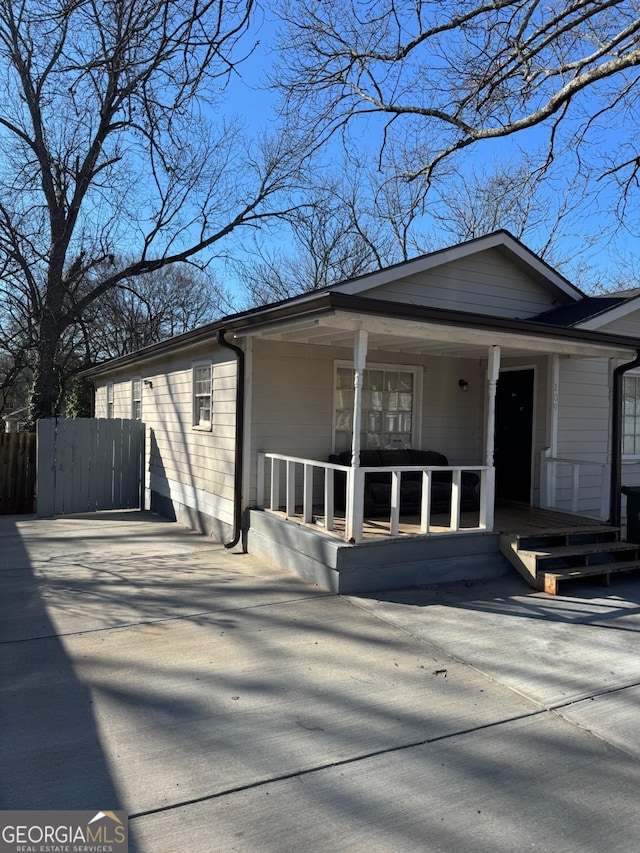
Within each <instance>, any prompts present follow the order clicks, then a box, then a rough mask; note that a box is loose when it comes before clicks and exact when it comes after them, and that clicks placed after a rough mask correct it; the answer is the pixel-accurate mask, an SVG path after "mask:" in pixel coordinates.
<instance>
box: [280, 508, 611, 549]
mask: <svg viewBox="0 0 640 853" xmlns="http://www.w3.org/2000/svg"><path fill="white" fill-rule="evenodd" d="M271 512H273V511H271ZM273 514H274V515H277V516H281V517H282V518H286V515H285V513H284V512H273ZM314 519H315V520H314V523H313V524H311V525H308V526H309V527H313V528H315V529H316V530H317V529H318V528H319V529H320V530H322V532H325V533H327V534H328V535H333V536H336V537H337V538H339V539H344V530H345V519H344V517H341V516H336V517H335V518H334V529H333V531H325V530H324V517H323V516H321V515H315V514H314ZM288 520H289V521H294V522H298V523H300V524H303V523H304V522H303V521H302V513H300V515H295V516H289V517H288ZM594 525H602V521H598V520H597V519H594V518H588V517H586V516H580V515H573V514H569V513H563V512H555V511H553V510H546V509H539V508H538V507H530V506H525V505H524V504H515V503H513V504H512V503H506V502H505V503H501V502H498V503H497V504H496V510H495V524H494V530H493V531H492V532H493V533H527V532H529V531H531V530H549V529H561V528H567V527H589V526H594ZM389 528H390V523H389V520H388V519H383V518H366V519H365V521H364V526H363V531H362V532H363V539H364V540H365V541H366V540H369V541H375V540H376V539H382V538H387V537H388V536H389V535H390V534H389ZM429 532H430V533H437V534H443V533H448V532H452V533H453V532H454V531H452V530H451V528H450V527H449V518H448V516H447V515H434V516H432V518H431V525H430V527H429ZM457 532H458V533H460V532H462V533H464V532H468V533H484V531H483V530H478V513H477V512H463V513H462V514H461V516H460V530H459V531H457ZM398 534H399V535H400V536H419V535H420V518H419V517H418V516H409V515H407V516H403V517H402V518H401V519H400V523H399V531H398Z"/></svg>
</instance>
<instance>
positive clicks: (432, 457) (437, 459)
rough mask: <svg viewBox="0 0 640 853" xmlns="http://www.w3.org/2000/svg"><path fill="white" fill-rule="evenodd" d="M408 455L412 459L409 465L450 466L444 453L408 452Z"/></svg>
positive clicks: (433, 451) (429, 451)
mask: <svg viewBox="0 0 640 853" xmlns="http://www.w3.org/2000/svg"><path fill="white" fill-rule="evenodd" d="M407 453H408V454H409V456H410V458H411V462H409V463H408V464H409V465H424V466H425V467H427V468H428V467H430V466H434V465H435V466H438V465H445V466H446V465H448V464H449V460H448V459H447V457H446V456H444V455H443V454H442V453H436V451H435V450H413V449H411V450H408V451H407Z"/></svg>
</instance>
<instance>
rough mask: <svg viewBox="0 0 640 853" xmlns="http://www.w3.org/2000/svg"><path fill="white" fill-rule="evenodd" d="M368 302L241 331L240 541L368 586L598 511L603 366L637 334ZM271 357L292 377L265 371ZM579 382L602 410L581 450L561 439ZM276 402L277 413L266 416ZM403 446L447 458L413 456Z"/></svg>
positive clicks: (605, 385) (319, 574)
mask: <svg viewBox="0 0 640 853" xmlns="http://www.w3.org/2000/svg"><path fill="white" fill-rule="evenodd" d="M369 307H370V308H371V314H367V313H366V312H362V311H360V312H358V313H356V312H354V311H349V310H334V311H331V312H329V313H327V314H325V315H323V316H320V317H317V316H316V317H314V318H313V319H312V320H304V321H301V320H300V319H298V320H297V321H296V323H295V324H291V323H289V322H282V323H275V324H272V325H270V326H268V327H265V328H263V329H260V330H255V329H253V330H252V331H251V345H250V349H251V351H252V353H253V359H254V361H253V363H254V397H253V399H252V416H253V419H254V425H256V427H255V428H254V429H253V430H252V431H251V435H250V436H249V446H248V447H246V455H247V457H248V458H250V459H251V466H250V469H249V472H248V473H247V477H248V482H250V488H249V491H251V493H252V496H253V497H252V499H251V501H250V502H249V503H248V504H247V507H246V508H247V509H248V510H249V514H248V523H247V525H246V528H247V532H246V541H247V545H248V549H249V550H250V551H251V552H255V553H257V554H261V555H262V556H265V557H267V558H269V559H273V560H274V562H277V563H278V564H279V565H282V566H287V567H289V568H291V569H292V570H294V571H296V572H297V573H298V574H301V575H303V576H305V577H307V578H308V579H310V580H315V581H317V582H318V583H319V584H320V585H322V586H325V587H326V588H328V589H332V590H336V591H344V592H347V591H358V590H364V589H368V590H374V589H382V588H389V587H391V586H403V585H413V584H425V583H426V584H428V583H439V582H443V581H452V580H467V579H471V578H474V577H495V576H496V575H499V574H502V573H508V572H511V571H512V569H511V567H510V566H509V565H508V563H507V562H506V561H505V560H504V559H503V558H502V557H501V554H500V544H499V539H500V534H501V533H503V532H505V531H507V530H513V529H514V525H521V524H524V525H528V524H542V525H543V526H549V525H553V524H554V523H557V524H558V525H560V526H565V527H566V526H567V525H571V526H573V527H575V526H576V525H582V524H584V525H587V526H588V525H591V524H597V523H600V524H602V521H603V520H605V519H606V518H607V516H608V509H609V492H608V487H609V475H610V467H611V445H610V432H609V423H610V418H609V415H610V393H609V376H610V370H611V369H612V368H613V366H614V365H615V364H617V363H618V362H619V361H622V360H624V359H629V358H631V357H632V356H633V355H634V352H633V350H630V349H628V348H627V347H623V346H617V345H616V344H615V343H613V344H612V343H610V342H608V341H605V340H604V339H603V340H600V339H598V338H597V337H595V336H593V335H592V336H591V339H590V340H585V337H584V336H581V335H577V334H573V333H571V332H567V331H566V330H565V331H564V332H563V333H562V334H559V333H557V332H556V331H555V330H551V329H547V328H544V327H541V326H539V325H538V326H536V325H535V324H529V326H528V327H527V329H526V330H525V329H524V328H522V326H523V324H521V323H519V322H518V321H507V320H500V321H496V320H495V319H488V318H486V319H485V318H480V317H477V316H474V317H473V318H471V317H463V316H462V315H456V316H455V317H453V316H452V313H451V312H448V313H447V315H446V316H445V315H444V313H443V312H440V313H439V312H429V314H428V315H426V314H425V317H418V318H415V317H412V316H408V315H407V312H406V311H405V312H404V316H402V317H398V316H391V315H392V314H393V309H392V306H389V315H386V316H378V313H377V312H379V311H381V310H382V309H381V306H380V304H379V303H377V304H376V305H375V310H374V307H371V306H369ZM385 308H386V306H385ZM412 313H414V314H415V313H419V312H417V311H416V312H412ZM258 362H259V366H258ZM271 365H275V366H277V367H278V369H279V370H280V371H281V373H282V374H283V376H286V379H287V385H286V387H285V385H284V382H283V384H282V388H281V387H280V385H278V387H276V388H274V386H273V383H271V384H269V383H268V381H267V372H268V370H269V367H270V366H271ZM593 365H597V370H594V369H593ZM257 366H258V369H256V367H257ZM261 369H262V370H264V376H265V379H264V388H265V395H266V394H267V393H268V394H269V400H268V405H266V404H265V405H264V408H263V409H261V407H260V405H259V403H260V402H261V401H260V400H259V395H258V394H256V393H255V389H256V387H259V386H260V384H261V383H262V381H263V380H262V376H263V374H262V373H261V372H260V370H261ZM305 370H307V374H306V375H305V374H304V371H305ZM581 372H582V373H583V376H582V377H581V376H580V374H581ZM593 376H598V377H600V378H599V379H598V382H600V383H601V385H602V387H600V386H598V387H597V388H595V390H593V389H594V386H595V382H594V379H593ZM399 377H404V378H399ZM576 377H578V378H577V379H576ZM602 377H604V379H602ZM507 378H509V381H507ZM503 380H504V381H503ZM579 381H582V382H583V383H584V385H585V387H587V386H588V387H589V393H592V394H594V397H593V399H594V400H596V401H597V402H596V403H595V404H594V405H595V406H596V407H597V408H598V411H599V417H600V420H597V421H596V422H595V427H594V425H593V424H587V425H586V426H587V429H588V430H590V432H589V435H590V443H589V445H588V446H587V445H586V444H585V450H584V453H583V454H582V455H581V452H579V451H578V443H577V442H576V443H575V444H574V445H573V446H572V447H571V449H572V450H573V452H571V453H568V452H566V449H567V447H568V446H569V445H568V443H567V442H566V441H563V430H565V428H566V427H565V422H566V416H565V413H566V412H567V411H569V410H570V409H571V403H572V401H573V399H574V397H575V393H576V387H577V383H578V382H579ZM392 382H395V383H396V385H392V384H391V383H392ZM402 382H404V384H402ZM376 383H378V384H377V385H376ZM380 383H382V384H380ZM501 384H502V386H503V388H505V389H509V390H508V393H506V395H503V396H504V399H502V400H501V399H500V395H499V386H500V385H501ZM598 395H599V396H598ZM378 400H381V401H383V402H382V403H381V404H380V411H376V409H375V405H376V403H377V401H378ZM603 400H604V404H603ZM316 401H321V402H316ZM277 402H279V403H280V407H281V409H282V411H286V412H287V415H288V418H289V420H288V422H287V423H286V424H283V425H280V424H279V425H278V430H276V429H275V428H271V429H270V430H269V431H267V428H266V427H265V428H264V432H263V433H261V431H260V428H261V424H260V418H264V419H265V420H266V418H267V414H264V413H267V412H268V417H270V418H273V417H274V415H273V414H272V413H273V412H275V411H276V406H277ZM385 406H386V408H384V407H385ZM563 407H564V408H563ZM604 407H606V409H604ZM310 411H313V413H314V417H313V418H312V417H310V415H309V414H308V413H309V412H310ZM603 411H604V414H602V412H603ZM380 424H382V426H380ZM269 426H270V424H269ZM314 446H315V448H317V449H315V450H314ZM298 448H299V451H298V452H295V451H296V450H297V449H298ZM415 449H417V452H418V453H425V452H426V453H428V454H429V453H430V454H433V455H434V456H436V457H438V456H441V457H442V459H443V460H444V461H438V462H436V463H435V464H434V463H433V462H432V461H431V462H424V461H423V462H420V463H419V464H412V460H414V462H415V459H414V457H415V453H414V450H415ZM300 451H303V452H300ZM376 454H377V461H376V462H375V463H372V461H371V460H372V456H373V455H376ZM411 454H413V456H411ZM396 458H397V460H398V461H394V460H395V459H396ZM372 483H373V484H375V486H376V495H377V501H378V502H377V505H376V506H375V507H374V508H375V509H376V510H377V511H375V512H373V511H372V506H373V504H372V502H371V495H370V494H369V493H370V492H373V491H374V490H373V489H372V488H371V486H372ZM408 486H410V488H408ZM409 492H410V493H411V495H412V501H409V499H408V497H407V495H408V493H409ZM380 495H382V496H383V497H382V498H380ZM545 511H555V512H552V513H551V514H550V515H546V514H545V515H542V516H541V515H540V513H545ZM541 519H542V520H541ZM524 529H526V526H525V528H524Z"/></svg>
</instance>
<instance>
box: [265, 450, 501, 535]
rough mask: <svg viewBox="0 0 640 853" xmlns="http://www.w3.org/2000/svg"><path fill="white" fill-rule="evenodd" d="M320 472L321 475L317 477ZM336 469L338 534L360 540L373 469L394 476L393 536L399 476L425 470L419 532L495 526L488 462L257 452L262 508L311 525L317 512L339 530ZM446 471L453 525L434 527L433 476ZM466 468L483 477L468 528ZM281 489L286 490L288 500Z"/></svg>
mask: <svg viewBox="0 0 640 853" xmlns="http://www.w3.org/2000/svg"><path fill="white" fill-rule="evenodd" d="M316 471H321V472H322V474H320V475H319V477H318V478H317V479H316V480H315V481H314V475H315V473H316ZM334 471H342V472H343V473H344V475H345V478H346V509H345V514H344V526H343V529H341V530H340V531H339V535H341V536H343V537H344V538H345V539H346V540H347V541H348V542H351V543H356V542H360V541H362V539H363V527H364V521H365V519H364V489H365V475H366V474H369V473H376V474H380V473H388V474H390V475H391V511H390V513H389V519H388V521H389V535H390V536H397V535H398V534H399V527H400V486H401V477H402V475H403V474H404V473H408V472H420V473H422V497H421V517H420V526H419V532H420V533H421V534H423V535H439V534H442V533H447V534H450V533H470V532H474V531H479V530H484V531H491V530H493V523H494V492H495V469H494V468H492V467H489V466H486V465H448V466H442V467H440V466H438V467H431V468H423V467H422V466H416V465H406V466H398V467H372V468H350V467H348V466H345V465H337V464H335V463H332V462H320V461H318V460H315V459H303V458H300V457H296V456H287V455H285V454H283V453H259V454H258V477H257V505H258V507H259V508H261V509H270V510H273V511H280V510H281V509H282V508H283V507H284V513H285V515H286V517H288V518H293V517H297V518H300V519H301V520H302V521H303V522H305V523H307V524H309V523H311V522H312V521H313V520H314V517H315V518H317V517H321V518H323V519H324V523H323V526H324V528H325V529H326V530H329V531H336V524H335V521H336V515H335V494H334V476H333V472H334ZM443 471H444V472H451V512H450V518H449V525H448V526H447V527H444V526H442V525H438V526H437V529H436V528H435V527H434V526H433V525H432V523H431V480H432V477H433V475H434V474H435V473H438V472H443ZM467 471H469V472H473V473H475V474H477V475H478V476H479V478H480V504H479V509H478V511H477V512H478V523H477V525H472V526H470V527H469V526H465V527H461V512H462V510H461V503H462V474H463V473H464V472H467ZM283 472H284V478H283V476H282V474H283ZM300 472H302V477H300ZM320 477H322V490H321V493H320V489H319V488H318V486H319V483H318V479H319V478H320ZM267 490H268V494H267ZM282 491H284V502H283V500H282ZM341 527H342V525H341Z"/></svg>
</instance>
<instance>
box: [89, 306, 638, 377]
mask: <svg viewBox="0 0 640 853" xmlns="http://www.w3.org/2000/svg"><path fill="white" fill-rule="evenodd" d="M358 329H366V330H367V331H368V332H369V334H370V348H372V349H380V350H384V349H388V350H400V351H411V352H416V353H431V354H441V355H452V356H459V357H469V358H474V357H482V356H484V355H485V354H486V348H487V347H488V346H491V345H500V346H503V347H504V348H505V349H506V350H508V351H509V353H510V354H514V355H515V354H521V353H523V354H526V353H536V352H537V353H540V352H544V353H558V354H564V355H576V356H582V357H592V358H598V357H600V358H603V357H604V358H619V359H623V360H627V359H631V358H634V357H635V355H636V350H637V349H638V348H640V335H639V336H638V338H629V337H623V336H621V335H612V334H607V333H605V332H599V331H591V330H586V329H578V328H563V327H558V326H557V325H552V324H550V323H544V322H540V321H539V320H524V319H512V318H508V317H492V316H490V315H483V314H476V313H470V312H465V311H453V310H449V309H442V308H431V307H425V306H421V305H411V304H407V303H401V302H391V301H388V300H376V299H369V298H366V297H363V296H357V295H352V294H346V293H342V292H337V291H335V290H334V291H320V292H314V293H309V294H305V295H303V296H300V297H296V298H294V299H288V300H285V301H283V302H280V303H276V304H274V305H268V306H265V307H261V308H256V309H252V310H250V311H245V312H242V313H239V314H234V315H231V316H229V317H225V318H222V319H221V320H218V321H216V322H214V323H209V324H207V325H206V326H201V327H200V328H198V329H194V330H193V331H191V332H187V333H185V334H183V335H178V336H176V337H174V338H170V339H169V340H167V341H162V342H161V343H159V344H153V345H151V346H149V347H145V348H144V349H141V350H138V351H137V352H133V353H130V354H128V355H124V356H121V357H119V358H115V359H111V360H110V361H108V362H105V363H104V364H101V365H98V366H97V367H94V368H91V369H90V370H87V371H84V374H83V375H85V376H98V375H103V374H106V373H110V372H112V371H115V370H121V369H123V368H125V367H129V366H131V365H134V364H138V363H140V362H143V361H147V360H152V359H156V358H160V357H165V356H167V355H171V354H173V353H178V352H181V351H183V350H188V349H190V348H192V347H195V346H199V345H201V344H203V343H206V342H210V341H212V340H214V339H215V336H216V334H217V333H218V332H221V331H223V332H226V333H228V334H234V335H235V337H236V338H243V337H249V336H257V337H262V338H272V339H279V340H285V341H291V342H299V343H306V344H324V345H328V346H351V342H352V340H353V333H354V331H357V330H358Z"/></svg>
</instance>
